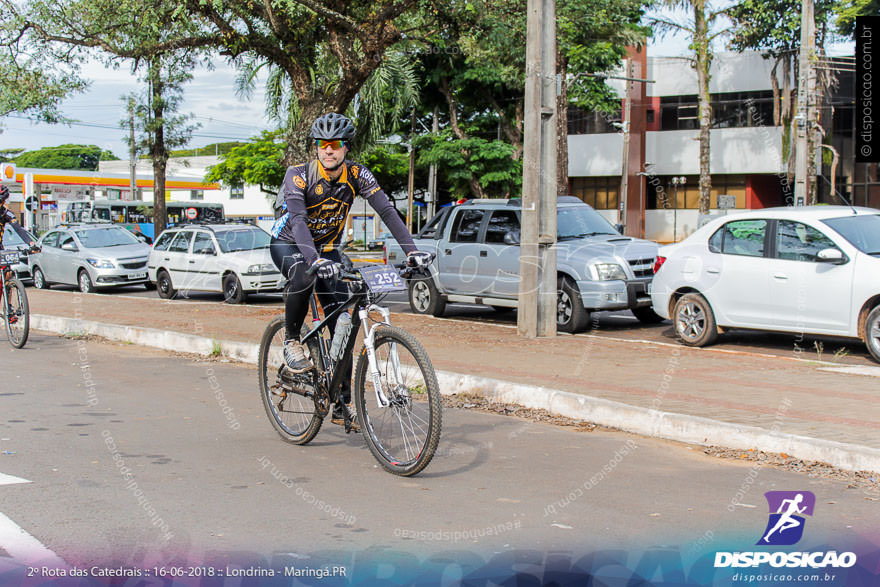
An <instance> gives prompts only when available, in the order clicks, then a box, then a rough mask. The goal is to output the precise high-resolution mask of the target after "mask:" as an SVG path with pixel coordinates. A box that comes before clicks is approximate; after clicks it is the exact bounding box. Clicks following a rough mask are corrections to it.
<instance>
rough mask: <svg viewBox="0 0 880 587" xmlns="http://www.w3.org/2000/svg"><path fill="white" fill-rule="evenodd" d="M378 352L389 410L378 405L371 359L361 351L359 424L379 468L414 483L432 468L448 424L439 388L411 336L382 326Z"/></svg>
mask: <svg viewBox="0 0 880 587" xmlns="http://www.w3.org/2000/svg"><path fill="white" fill-rule="evenodd" d="M374 346H375V350H376V364H377V367H378V369H379V379H380V381H381V386H382V392H383V393H384V395H385V397H386V398H387V399H388V405H387V406H381V405H379V401H378V400H377V398H376V393H375V387H374V383H373V378H372V376H371V374H370V365H369V361H368V360H367V354H366V352H365V351H362V352H361V354H360V356H359V357H358V364H357V372H356V374H355V387H354V401H355V405H356V406H357V417H358V423H359V424H360V426H361V431H362V432H363V434H364V438H365V439H366V441H367V446H368V447H369V448H370V452H372V453H373V456H374V457H376V460H378V461H379V464H381V465H382V467H384V468H385V470H387V471H389V472H391V473H394V474H395V475H401V476H404V477H409V476H411V475H415V474H416V473H418V472H419V471H421V470H422V469H424V468H425V467H426V466H428V463H430V462H431V459H432V458H434V452H435V451H436V450H437V444H438V443H439V441H440V428H441V427H442V418H443V414H442V407H441V403H440V386H439V385H438V383H437V375H436V374H435V373H434V367H433V366H432V365H431V360H430V359H429V358H428V354H427V353H426V352H425V349H424V348H422V345H421V344H419V342H418V341H417V340H416V339H415V338H413V337H412V336H411V335H410V334H408V333H407V332H406V331H404V330H401V329H400V328H395V327H394V326H380V327H378V328H376V331H375V338H374ZM368 380H369V390H368V389H367V386H368Z"/></svg>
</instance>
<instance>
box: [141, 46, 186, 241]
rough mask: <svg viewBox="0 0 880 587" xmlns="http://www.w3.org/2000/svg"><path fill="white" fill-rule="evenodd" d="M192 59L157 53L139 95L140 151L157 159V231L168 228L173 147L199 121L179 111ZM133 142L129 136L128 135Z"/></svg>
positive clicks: (154, 174) (181, 142) (155, 197)
mask: <svg viewBox="0 0 880 587" xmlns="http://www.w3.org/2000/svg"><path fill="white" fill-rule="evenodd" d="M191 67H192V62H191V60H190V59H189V58H188V57H187V55H185V54H178V55H165V54H157V55H154V56H152V57H150V58H149V61H148V65H147V70H146V73H145V75H144V81H145V82H146V84H147V91H146V94H145V95H141V96H135V97H134V98H135V107H134V112H135V132H136V136H135V144H134V145H131V144H129V147H130V148H131V147H132V146H133V147H134V151H135V152H136V153H138V152H142V153H147V154H148V155H149V156H150V159H151V160H152V161H153V226H154V230H155V234H159V233H160V232H162V231H163V230H165V223H166V220H167V213H166V210H165V176H166V169H167V163H168V158H169V157H170V155H171V150H172V149H174V148H176V147H182V146H184V145H186V144H187V143H188V142H189V139H190V137H191V136H192V133H193V131H194V130H195V129H197V128H198V127H199V126H200V125H199V124H197V123H196V124H192V123H191V122H190V121H191V120H192V115H187V114H178V110H179V108H180V103H181V102H182V101H183V84H184V83H186V82H187V81H189V80H190V79H192V74H190V73H189V70H190V68H191ZM125 141H126V143H130V141H131V138H130V136H129V135H126V136H125Z"/></svg>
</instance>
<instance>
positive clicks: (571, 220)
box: [556, 206, 617, 240]
mask: <svg viewBox="0 0 880 587" xmlns="http://www.w3.org/2000/svg"><path fill="white" fill-rule="evenodd" d="M556 234H557V238H558V239H559V240H564V239H568V238H581V237H585V236H593V235H596V234H617V231H616V230H614V227H613V226H611V224H609V223H608V221H607V220H605V219H604V218H603V217H602V215H601V214H599V213H598V212H596V211H595V210H593V209H592V208H590V207H588V206H565V207H563V208H559V210H558V211H557V213H556Z"/></svg>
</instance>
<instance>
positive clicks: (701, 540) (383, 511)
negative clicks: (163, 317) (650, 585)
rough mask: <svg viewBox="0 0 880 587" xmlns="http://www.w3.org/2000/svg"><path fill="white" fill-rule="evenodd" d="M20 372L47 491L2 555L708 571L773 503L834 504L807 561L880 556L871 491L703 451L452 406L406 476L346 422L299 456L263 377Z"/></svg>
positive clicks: (52, 364)
mask: <svg viewBox="0 0 880 587" xmlns="http://www.w3.org/2000/svg"><path fill="white" fill-rule="evenodd" d="M0 369H2V372H3V373H4V378H3V382H2V383H0V386H2V387H0V414H2V416H0V482H2V480H3V479H4V475H7V476H8V475H12V476H15V477H19V478H23V479H26V480H29V481H31V482H30V483H13V484H7V485H3V484H0V513H2V514H4V515H5V517H8V520H6V518H4V516H0V553H3V552H6V553H14V552H15V551H16V548H17V547H16V545H15V544H14V543H11V542H10V538H9V536H10V535H12V534H10V532H9V531H8V529H9V527H10V524H12V525H15V527H20V528H21V529H23V530H24V531H26V532H27V533H29V534H30V535H31V536H32V537H33V538H34V539H35V540H36V541H37V542H38V543H39V544H42V545H43V546H44V547H45V548H47V549H49V550H51V551H52V552H54V553H56V554H57V555H58V556H60V557H62V558H63V559H64V560H66V561H68V562H69V563H74V564H81V565H82V564H102V565H112V564H129V565H147V564H153V563H157V564H160V563H161V564H174V563H175V562H178V563H182V562H186V561H189V562H194V561H200V562H205V561H214V562H216V561H229V560H238V561H257V563H258V564H263V565H264V564H269V562H271V561H272V560H273V558H272V557H273V556H275V557H277V556H283V557H287V558H290V559H291V560H301V559H302V560H306V557H308V556H312V555H310V554H308V553H312V554H313V555H314V556H318V555H317V554H315V553H323V555H322V556H324V558H325V559H327V558H330V559H333V558H334V557H335V559H336V560H338V562H339V563H341V564H345V565H350V564H354V563H353V562H352V561H356V560H363V559H364V557H366V558H369V557H373V556H375V557H379V558H381V559H382V560H392V561H394V560H397V559H400V560H402V561H405V560H410V559H412V558H413V557H416V558H417V559H418V557H424V556H428V555H429V553H435V554H436V553H438V552H441V553H442V552H447V551H448V552H455V553H459V554H458V555H456V556H460V557H464V558H467V557H472V558H473V560H475V561H477V562H476V563H475V564H477V563H478V562H479V561H481V560H482V561H485V560H489V559H490V558H491V557H497V556H500V555H499V553H511V552H514V553H517V552H525V551H528V552H531V553H533V554H534V556H537V557H538V559H541V558H542V557H549V556H550V555H551V554H553V553H557V554H559V553H562V554H565V553H568V554H567V555H566V556H582V555H583V554H584V553H589V552H595V551H598V550H602V551H603V552H605V551H607V550H608V549H614V548H620V549H625V550H626V551H628V552H635V551H636V550H639V551H642V552H651V549H656V548H660V549H661V550H663V551H664V552H667V553H668V552H673V553H677V554H676V556H680V557H682V558H684V559H686V560H694V559H696V558H697V557H698V556H700V555H705V553H709V555H710V556H711V555H712V554H713V552H714V551H716V550H751V549H754V545H755V543H756V541H757V540H758V539H759V538H760V537H761V533H762V531H763V530H764V529H765V526H766V524H767V519H768V506H767V503H766V502H765V500H764V497H763V493H764V492H766V491H770V490H808V491H811V492H813V493H814V494H815V495H816V504H817V505H816V511H815V512H814V515H813V516H812V517H811V518H810V519H809V521H808V528H807V534H806V535H805V538H804V540H803V542H802V544H801V545H800V547H799V548H804V549H808V548H811V547H821V548H824V549H828V548H831V547H830V546H829V545H832V546H833V547H834V548H837V549H838V550H840V549H841V548H845V547H846V546H847V545H851V544H855V545H858V546H859V547H860V548H861V549H862V550H864V549H865V548H867V547H868V546H871V545H872V543H873V544H878V543H880V537H878V534H877V527H878V522H880V513H878V509H877V505H876V499H877V496H874V495H871V494H869V493H868V492H867V490H865V489H860V488H849V487H847V485H846V483H844V482H841V481H835V480H829V479H823V478H811V477H808V476H806V475H800V474H795V473H791V472H787V471H782V470H778V469H773V468H761V467H758V466H755V465H753V464H751V463H745V462H737V461H732V460H723V459H718V458H714V457H710V456H706V455H704V454H703V452H702V450H701V449H700V448H699V447H690V446H684V445H679V444H675V443H670V442H663V441H658V440H654V439H648V438H642V437H638V436H634V435H630V434H625V433H621V432H616V431H594V432H579V431H576V430H573V429H571V428H561V427H555V426H551V425H548V424H542V423H535V422H530V421H526V420H520V419H516V418H513V417H504V416H497V415H490V414H485V413H478V412H472V411H468V410H454V409H450V410H447V411H446V412H445V414H444V428H443V435H442V438H441V444H440V448H439V451H438V454H437V456H436V457H435V459H434V461H433V462H432V464H431V465H430V466H429V467H428V469H426V471H425V472H423V473H422V474H421V475H419V476H417V477H415V478H411V479H404V478H399V477H395V476H393V475H390V474H388V473H386V472H384V471H383V470H382V469H380V468H379V467H378V466H377V464H376V463H375V461H374V460H373V458H372V456H371V455H370V453H369V451H368V450H367V449H366V447H365V445H364V441H363V439H362V437H360V436H359V435H354V434H352V435H348V436H347V435H345V434H344V432H343V430H342V429H341V428H340V427H337V426H333V425H331V424H329V422H328V423H327V424H326V425H325V427H324V428H323V429H322V431H321V433H320V434H319V436H318V437H317V438H316V439H315V441H314V442H313V443H312V444H310V445H308V446H305V447H296V446H291V445H288V444H286V443H284V442H282V441H281V440H280V439H279V438H278V437H277V436H276V434H275V432H274V431H273V430H272V428H271V427H270V425H269V423H268V421H267V419H266V416H265V414H264V412H263V408H262V406H261V404H260V401H259V398H258V392H257V386H256V377H255V373H254V370H253V368H251V367H245V366H241V365H237V364H230V363H223V362H218V361H211V360H196V359H193V358H192V357H188V356H174V355H170V354H167V353H162V352H158V351H151V350H146V349H143V348H140V347H134V346H131V345H115V344H109V343H104V342H94V341H86V340H74V339H64V338H60V337H54V336H48V335H43V334H40V333H32V338H31V340H30V342H29V343H28V346H27V347H26V348H25V349H24V350H22V351H13V350H11V349H10V348H9V347H5V348H0ZM4 520H6V521H4ZM4 524H5V527H4ZM5 530H7V531H5ZM13 534H14V533H13ZM4 540H6V543H4V542H3V541H4ZM873 549H874V550H875V551H876V549H877V547H876V546H873ZM273 553H274V554H273ZM535 553H537V554H535ZM517 556H518V555H517ZM633 556H636V555H633ZM291 557H292V558H291ZM395 557H396V558H395ZM285 560H287V559H285ZM636 562H638V561H637V560H630V561H629V562H628V563H627V564H629V565H635V564H636ZM0 563H2V559H0ZM401 564H403V563H401ZM0 567H2V564H0ZM0 570H2V569H0ZM392 570H393V566H392ZM377 572H379V571H377ZM0 574H2V573H0Z"/></svg>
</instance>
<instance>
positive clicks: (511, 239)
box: [504, 230, 519, 245]
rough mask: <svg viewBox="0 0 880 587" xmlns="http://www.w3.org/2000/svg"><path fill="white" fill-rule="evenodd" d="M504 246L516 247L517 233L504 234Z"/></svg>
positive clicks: (517, 242) (517, 241)
mask: <svg viewBox="0 0 880 587" xmlns="http://www.w3.org/2000/svg"><path fill="white" fill-rule="evenodd" d="M504 244H505V245H518V244H519V231H518V230H516V231H510V232H508V233H505V235H504Z"/></svg>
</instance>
